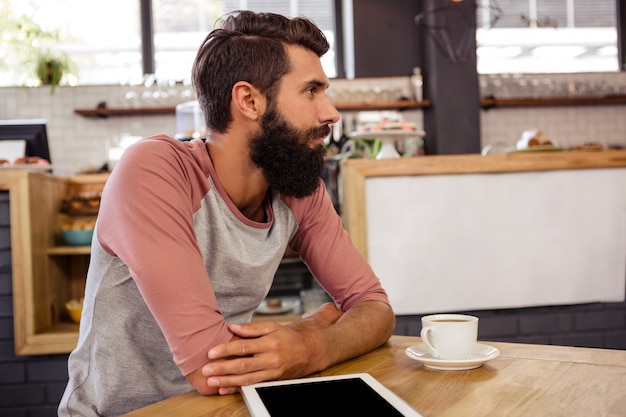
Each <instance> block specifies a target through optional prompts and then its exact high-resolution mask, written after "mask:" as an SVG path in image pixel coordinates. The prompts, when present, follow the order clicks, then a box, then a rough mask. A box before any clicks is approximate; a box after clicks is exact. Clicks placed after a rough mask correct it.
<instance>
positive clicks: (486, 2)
mask: <svg viewBox="0 0 626 417" xmlns="http://www.w3.org/2000/svg"><path fill="white" fill-rule="evenodd" d="M477 3H478V4H479V7H478V11H477V13H478V14H477V18H478V29H477V31H476V41H477V46H478V49H477V66H478V72H479V73H483V74H488V73H541V72H553V73H567V72H596V71H603V72H607V71H617V70H618V69H619V62H618V51H617V30H616V2H615V0H595V1H587V0H477ZM496 15H500V17H499V18H496ZM494 20H495V23H493V22H494Z"/></svg>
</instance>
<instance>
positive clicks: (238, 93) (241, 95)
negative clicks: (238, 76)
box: [232, 81, 265, 120]
mask: <svg viewBox="0 0 626 417" xmlns="http://www.w3.org/2000/svg"><path fill="white" fill-rule="evenodd" d="M232 94H233V99H232V105H233V106H234V110H236V111H237V112H239V113H240V114H241V115H242V116H244V117H246V118H248V119H250V120H258V119H259V118H260V117H261V115H262V114H263V112H264V111H265V96H263V94H261V92H260V91H259V90H257V89H256V88H255V87H254V86H253V85H252V84H250V83H248V82H246V81H238V82H237V83H235V85H234V86H233V92H232Z"/></svg>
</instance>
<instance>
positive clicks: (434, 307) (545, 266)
mask: <svg viewBox="0 0 626 417" xmlns="http://www.w3.org/2000/svg"><path fill="white" fill-rule="evenodd" d="M366 205H367V209H366V210H367V231H368V254H369V260H370V263H371V264H372V267H373V268H374V270H375V271H376V273H377V274H378V275H379V276H380V278H381V280H382V282H383V285H384V286H385V289H386V290H387V291H388V293H389V295H390V297H391V301H392V305H393V307H394V309H395V311H396V313H397V314H421V313H430V312H444V311H459V310H474V309H494V308H516V307H529V306H540V305H559V304H574V303H585V302H595V301H623V300H624V298H625V297H624V295H625V292H626V289H625V282H626V169H622V168H619V169H617V168H616V169H589V170H566V171H548V172H525V173H506V174H476V175H473V174H471V175H470V174H468V175H436V176H431V175H428V176H415V177H380V178H368V179H367V180H366Z"/></svg>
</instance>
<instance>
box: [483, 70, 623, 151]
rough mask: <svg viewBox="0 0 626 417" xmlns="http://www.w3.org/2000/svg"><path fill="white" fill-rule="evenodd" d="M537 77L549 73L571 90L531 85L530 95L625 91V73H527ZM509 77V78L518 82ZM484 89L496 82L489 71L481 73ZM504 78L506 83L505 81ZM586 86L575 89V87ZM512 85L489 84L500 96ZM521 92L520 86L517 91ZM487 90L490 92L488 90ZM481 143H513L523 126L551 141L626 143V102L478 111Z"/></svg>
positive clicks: (620, 92)
mask: <svg viewBox="0 0 626 417" xmlns="http://www.w3.org/2000/svg"><path fill="white" fill-rule="evenodd" d="M539 77H541V78H543V79H547V78H549V79H551V80H552V81H553V84H554V85H557V86H563V85H566V86H567V85H569V88H570V89H572V90H573V91H570V92H569V93H563V92H558V91H556V92H555V91H550V90H548V88H547V87H545V86H542V87H539V89H538V90H539V91H534V90H533V89H532V88H530V87H528V89H527V91H528V92H529V95H539V96H545V95H561V96H562V95H563V94H573V95H576V94H580V95H608V94H621V95H626V74H623V73H606V74H599V73H595V74H550V75H547V76H537V75H525V76H524V78H525V79H526V81H529V82H528V85H530V81H536V80H537V79H538V78H539ZM514 83H515V82H514V81H513V80H509V82H508V84H509V85H510V84H514ZM481 84H482V88H483V91H485V90H486V89H489V88H491V87H490V86H488V84H493V80H490V76H485V75H483V76H481ZM505 84H506V83H505ZM577 89H578V90H581V89H583V90H585V91H583V92H577V91H576V90H577ZM509 91H510V90H508V89H506V88H502V87H501V88H500V90H499V91H498V90H490V91H488V92H487V93H493V94H494V95H495V96H496V97H507V96H508V95H510V93H509ZM519 94H520V92H519V90H518V91H516V92H515V94H513V95H515V96H518V95H519ZM485 95H486V94H485ZM480 121H481V123H480V128H481V132H480V133H481V144H482V147H484V146H486V145H488V144H495V143H502V144H505V145H509V146H513V145H514V144H515V142H517V140H518V139H519V138H520V137H521V134H522V132H523V131H525V130H534V129H538V130H542V131H544V133H545V134H546V135H547V136H548V138H550V139H551V140H552V141H553V142H555V143H557V144H559V145H562V146H565V147H567V146H569V145H574V144H579V143H584V142H590V141H597V142H602V143H605V144H612V145H621V146H624V147H626V104H622V105H588V106H560V107H559V106H554V107H553V106H549V107H523V108H519V107H518V108H493V109H489V110H482V111H481V117H480Z"/></svg>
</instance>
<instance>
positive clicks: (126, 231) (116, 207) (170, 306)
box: [98, 139, 232, 375]
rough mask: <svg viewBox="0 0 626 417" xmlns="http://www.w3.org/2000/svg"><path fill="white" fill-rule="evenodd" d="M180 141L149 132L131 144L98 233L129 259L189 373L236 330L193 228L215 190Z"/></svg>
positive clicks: (109, 189)
mask: <svg viewBox="0 0 626 417" xmlns="http://www.w3.org/2000/svg"><path fill="white" fill-rule="evenodd" d="M173 146H177V145H176V144H173V143H171V142H165V141H162V140H150V139H148V140H143V141H140V142H138V143H137V144H135V145H134V146H132V147H130V148H129V149H128V150H127V151H126V153H125V154H124V158H122V160H121V161H120V162H119V163H118V165H117V166H116V167H115V170H114V171H113V173H112V174H111V177H110V178H109V180H108V181H107V184H106V187H105V190H104V193H103V198H102V206H101V208H100V214H99V219H98V236H99V238H100V243H101V244H102V246H103V247H104V248H105V249H106V250H107V251H109V253H111V254H112V255H116V256H119V257H120V258H121V259H122V260H123V261H124V263H125V264H126V265H127V266H128V268H129V270H130V274H131V275H132V277H133V279H134V280H135V282H136V283H137V286H138V288H139V290H140V292H141V294H142V296H143V298H144V300H145V302H146V304H147V305H148V307H149V308H150V311H151V312H152V314H153V315H154V317H155V318H156V320H157V322H158V323H159V326H160V327H161V330H162V331H163V334H164V335H165V338H166V340H167V342H168V344H169V346H170V349H171V351H172V353H173V356H174V361H175V362H176V364H177V365H178V366H179V368H180V369H181V371H182V372H183V374H185V375H187V374H189V373H190V372H192V371H194V370H196V369H197V368H199V367H200V366H202V365H203V364H205V363H206V362H207V352H208V350H209V349H210V348H211V347H212V346H215V345H216V344H219V343H224V342H226V341H228V340H230V339H231V337H232V334H231V333H230V332H229V331H228V329H227V325H226V323H225V321H224V318H223V316H222V314H221V312H220V311H219V309H218V305H217V301H216V299H215V295H214V292H213V288H212V286H211V282H210V281H209V277H208V274H207V271H206V269H205V267H204V263H203V260H202V255H201V254H200V251H199V248H198V246H197V243H196V237H195V233H194V229H193V215H194V212H195V211H196V210H197V209H198V207H199V204H200V201H201V199H202V197H203V196H204V194H205V193H206V192H207V190H208V183H207V181H206V176H204V178H201V176H203V175H204V174H203V173H202V170H201V169H200V168H199V167H198V166H197V163H194V162H193V161H192V159H193V156H192V155H191V154H190V153H189V152H188V153H187V154H185V151H184V149H183V150H182V151H181V150H178V151H177V152H174V150H173ZM194 177H196V178H194ZM202 184H206V187H207V189H201V187H202V186H203V185H202Z"/></svg>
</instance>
